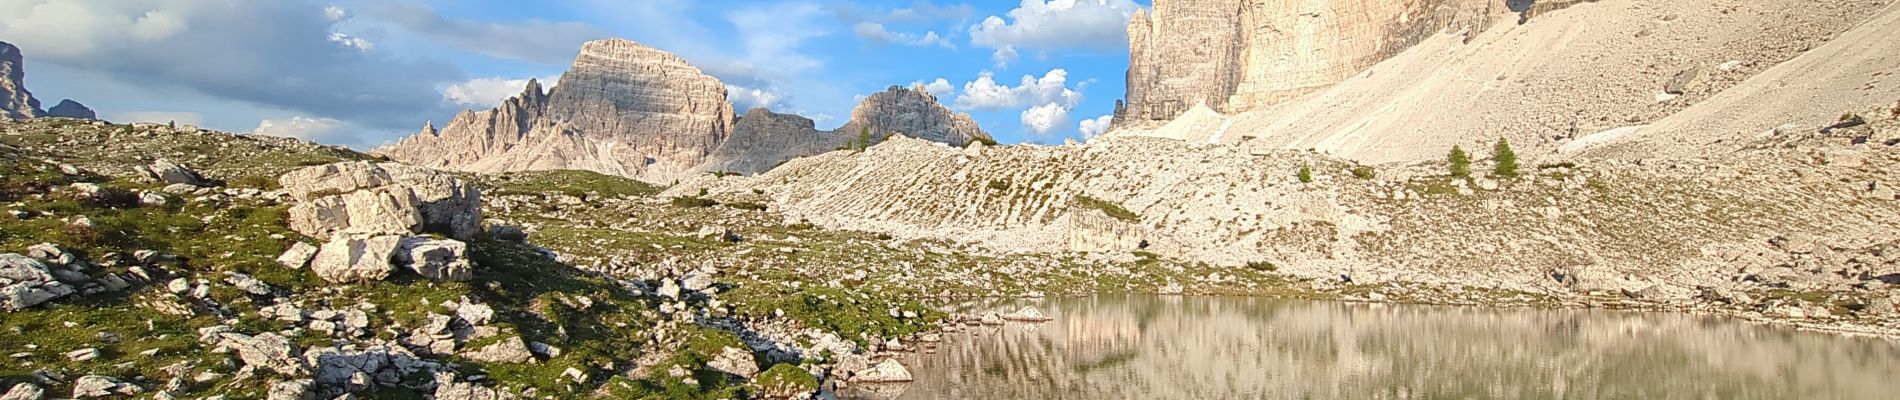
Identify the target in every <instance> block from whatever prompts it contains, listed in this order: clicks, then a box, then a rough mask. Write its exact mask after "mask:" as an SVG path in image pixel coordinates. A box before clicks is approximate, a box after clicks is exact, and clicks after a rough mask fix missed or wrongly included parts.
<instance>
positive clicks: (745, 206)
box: [724, 201, 768, 211]
mask: <svg viewBox="0 0 1900 400" xmlns="http://www.w3.org/2000/svg"><path fill="white" fill-rule="evenodd" d="M724 205H725V206H726V207H731V208H733V209H738V210H746V211H765V210H766V208H768V207H766V205H764V204H759V203H753V202H749V201H741V202H733V203H725V204H724Z"/></svg>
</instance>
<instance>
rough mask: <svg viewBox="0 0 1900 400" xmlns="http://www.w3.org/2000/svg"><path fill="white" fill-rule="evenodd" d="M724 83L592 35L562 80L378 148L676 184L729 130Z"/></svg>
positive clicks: (422, 157)
mask: <svg viewBox="0 0 1900 400" xmlns="http://www.w3.org/2000/svg"><path fill="white" fill-rule="evenodd" d="M732 122H733V112H732V105H731V103H729V102H727V100H726V89H725V85H724V84H723V83H721V82H720V81H719V80H718V79H717V78H714V77H712V76H711V75H706V74H705V73H703V72H700V70H699V69H698V68H695V67H693V66H692V65H689V64H687V63H686V60H684V59H681V58H679V57H677V56H674V55H672V54H670V53H667V52H664V51H660V50H657V49H654V48H651V47H647V46H644V45H641V44H639V43H634V42H632V41H628V40H624V39H609V40H599V41H593V42H588V43H587V44H586V45H585V46H583V47H582V48H581V52H580V55H579V57H577V58H576V59H575V60H574V65H573V67H572V68H571V69H569V70H568V71H567V73H566V74H565V75H563V76H562V78H561V84H560V85H559V86H556V87H555V88H554V89H553V90H551V91H548V92H545V93H544V92H543V91H542V88H541V85H540V83H539V82H537V81H531V82H529V84H528V87H527V88H526V90H524V91H523V92H522V94H521V95H520V96H516V97H514V98H511V99H509V100H507V102H505V103H504V104H502V105H501V106H500V107H496V108H495V109H492V110H487V111H471V112H464V113H462V114H461V115H458V116H456V117H455V119H454V120H453V121H450V122H449V124H448V125H445V126H443V127H442V129H441V130H440V131H436V130H435V129H434V128H433V126H431V127H426V128H425V129H423V131H422V132H420V133H418V134H416V135H414V136H411V137H409V138H406V139H403V140H402V141H400V142H397V143H396V144H394V145H391V146H388V147H384V148H381V149H378V150H377V152H379V153H382V154H386V155H389V156H390V157H392V158H395V159H396V160H400V161H404V162H407V163H411V164H415V165H420V166H426V167H432V168H445V169H457V170H465V171H474V172H507V171H529V170H552V169H577V170H589V171H595V172H600V173H605V174H611V175H620V176H626V177H632V178H636V179H640V180H644V181H648V182H657V183H670V182H671V181H673V180H674V179H676V178H678V177H680V176H682V174H684V173H686V172H687V171H689V170H691V169H692V168H693V167H695V166H697V165H699V164H700V163H701V162H703V161H705V158H706V155H708V154H710V153H712V151H713V150H714V149H715V148H717V147H718V146H719V143H720V142H722V141H724V140H725V138H726V135H728V134H729V133H730V132H731V131H732Z"/></svg>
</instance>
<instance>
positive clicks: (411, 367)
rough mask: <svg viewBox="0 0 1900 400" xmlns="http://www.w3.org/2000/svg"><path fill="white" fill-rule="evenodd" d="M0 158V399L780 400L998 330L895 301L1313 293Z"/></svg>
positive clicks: (244, 166)
mask: <svg viewBox="0 0 1900 400" xmlns="http://www.w3.org/2000/svg"><path fill="white" fill-rule="evenodd" d="M900 140H901V141H917V139H900ZM839 153H846V152H839ZM0 168H4V170H0V172H4V173H3V174H0V210H4V211H5V214H4V215H0V285H3V286H4V290H0V294H4V295H3V296H0V310H4V311H0V326H6V327H7V329H10V331H9V333H11V334H10V335H7V336H6V337H5V338H3V339H0V353H4V354H7V355H9V357H8V358H6V359H5V360H4V362H0V393H6V394H7V395H8V396H13V397H8V398H9V399H13V398H25V399H37V398H64V397H74V398H96V397H146V396H150V397H155V398H188V397H189V398H200V397H212V396H225V397H226V398H336V397H337V396H340V395H344V394H351V395H354V396H356V397H370V398H389V397H396V398H418V397H420V398H437V399H460V398H477V399H490V398H527V397H541V398H546V397H553V398H575V397H605V398H626V397H632V398H669V399H672V398H731V397H759V398H807V397H810V396H812V395H814V394H817V393H820V392H821V391H830V390H833V389H835V388H838V387H843V386H850V387H864V386H865V385H878V384H879V383H877V382H880V381H901V380H907V379H908V378H907V376H908V373H907V372H905V370H904V367H903V366H902V365H901V364H897V363H896V362H894V361H889V356H890V355H891V354H893V353H894V352H901V351H916V350H918V349H920V348H923V347H927V346H929V344H928V343H931V341H932V340H934V339H932V338H934V337H935V336H934V335H933V334H932V333H930V332H931V330H932V329H935V328H936V327H939V326H942V325H943V324H951V325H957V324H972V325H978V324H1001V323H1003V321H1004V319H1003V318H1002V317H1001V316H1000V315H999V314H988V315H983V314H982V313H971V314H964V313H958V314H948V313H945V312H944V311H940V310H938V309H937V308H934V307H932V306H929V305H925V304H923V303H920V302H919V300H920V299H928V298H933V297H961V296H973V295H1001V296H1044V295H1061V294H1081V293H1094V292H1102V291H1131V290H1132V291H1142V290H1149V289H1148V288H1150V287H1153V286H1156V282H1160V283H1162V284H1161V285H1160V286H1163V287H1164V288H1166V289H1168V290H1173V291H1179V292H1197V293H1288V294H1289V295H1299V296H1314V297H1336V296H1339V295H1340V294H1338V293H1332V294H1328V293H1324V292H1309V291H1306V289H1305V287H1304V285H1303V284H1302V283H1300V282H1296V281H1291V280H1286V279H1284V278H1283V277H1282V276H1280V275H1276V274H1270V273H1266V272H1260V271H1242V272H1233V271H1226V270H1222V269H1216V268H1214V267H1211V266H1196V265H1187V264H1180V263H1174V262H1170V261H1166V260H1161V259H1156V258H1141V257H1136V258H1127V257H1094V256H1087V257H1078V256H1077V255H1068V254H1013V253H1003V252H988V251H984V250H982V249H968V248H963V247H960V246H959V245H956V244H954V243H951V242H946V241H931V240H908V239H899V238H895V237H891V236H889V235H880V234H874V233H865V232H854V231H840V230H826V229H820V228H818V227H816V226H814V225H813V224H811V223H809V222H805V221H802V220H799V219H796V218H790V217H787V216H786V215H784V214H781V213H778V212H776V211H774V210H771V209H770V207H766V206H764V205H761V204H757V203H746V202H740V201H733V202H721V201H716V200H712V199H709V198H705V197H699V196H684V197H663V196H659V195H658V193H659V192H660V190H659V189H658V188H655V187H653V186H650V185H647V184H644V183H641V182H638V181H634V180H630V179H627V178H621V177H614V176H609V175H602V174H598V173H592V172H584V171H547V172H518V173H504V174H491V175H473V174H463V173H453V172H441V171H434V170H428V169H423V168H419V167H414V166H408V165H404V164H397V163H389V162H384V161H382V160H381V159H380V158H379V157H376V156H370V155H365V154H360V153H356V152H352V151H349V150H347V149H343V148H339V147H331V146H323V145H317V144H314V143H310V142H304V141H299V140H294V139H284V138H274V137H266V136H250V135H233V134H228V133H222V132H213V131H207V130H202V129H198V128H195V127H190V126H170V125H155V124H139V125H114V124H109V123H105V122H85V121H77V120H68V119H38V120H33V121H28V122H19V123H4V124H0ZM1483 295H1485V296H1488V295H1489V294H1483ZM1473 296H1479V295H1473ZM1476 298H1478V297H1468V298H1467V299H1468V300H1467V301H1475V299H1476Z"/></svg>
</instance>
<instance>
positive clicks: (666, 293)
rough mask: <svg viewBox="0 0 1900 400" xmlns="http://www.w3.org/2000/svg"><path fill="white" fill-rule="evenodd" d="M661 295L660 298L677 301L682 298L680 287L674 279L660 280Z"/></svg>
mask: <svg viewBox="0 0 1900 400" xmlns="http://www.w3.org/2000/svg"><path fill="white" fill-rule="evenodd" d="M659 294H660V297H665V298H669V299H675V300H677V299H679V298H680V285H679V284H678V283H675V282H674V281H673V280H672V279H664V278H663V279H660V290H659Z"/></svg>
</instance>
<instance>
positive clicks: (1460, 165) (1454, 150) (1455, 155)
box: [1446, 145, 1471, 178]
mask: <svg viewBox="0 0 1900 400" xmlns="http://www.w3.org/2000/svg"><path fill="white" fill-rule="evenodd" d="M1446 161H1449V162H1450V163H1451V176H1452V177H1454V178H1468V177H1471V155H1469V154H1465V149H1464V148H1463V147H1458V146H1456V145H1454V146H1451V156H1449V157H1448V158H1447V159H1446Z"/></svg>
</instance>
